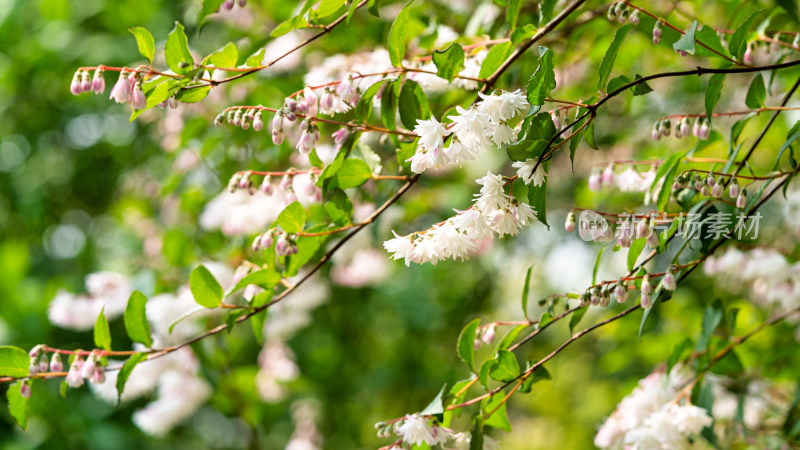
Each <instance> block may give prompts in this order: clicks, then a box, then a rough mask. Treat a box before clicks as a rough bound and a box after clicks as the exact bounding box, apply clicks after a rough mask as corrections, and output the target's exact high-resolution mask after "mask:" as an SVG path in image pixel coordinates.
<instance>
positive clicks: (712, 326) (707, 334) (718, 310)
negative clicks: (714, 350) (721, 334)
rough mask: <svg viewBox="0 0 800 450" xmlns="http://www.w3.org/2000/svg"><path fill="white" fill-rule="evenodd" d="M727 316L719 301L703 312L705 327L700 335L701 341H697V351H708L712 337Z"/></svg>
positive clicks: (715, 301)
mask: <svg viewBox="0 0 800 450" xmlns="http://www.w3.org/2000/svg"><path fill="white" fill-rule="evenodd" d="M724 316H725V310H724V309H723V307H722V302H720V301H719V299H716V300H714V301H713V302H712V303H711V304H710V305H708V306H707V307H706V310H705V311H704V312H703V327H702V331H701V333H700V339H698V340H697V344H696V345H695V346H694V348H695V350H696V351H707V350H708V344H709V342H710V340H711V335H712V334H713V333H714V330H716V329H717V327H718V326H719V324H720V323H722V318H723V317H724Z"/></svg>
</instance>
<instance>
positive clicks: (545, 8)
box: [539, 0, 558, 24]
mask: <svg viewBox="0 0 800 450" xmlns="http://www.w3.org/2000/svg"><path fill="white" fill-rule="evenodd" d="M556 3H558V0H542V2H541V3H540V4H539V9H540V10H541V20H540V21H539V22H540V23H542V24H545V23H547V22H549V21H550V19H552V18H553V12H554V11H555V8H556Z"/></svg>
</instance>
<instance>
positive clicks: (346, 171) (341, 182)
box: [278, 158, 372, 223]
mask: <svg viewBox="0 0 800 450" xmlns="http://www.w3.org/2000/svg"><path fill="white" fill-rule="evenodd" d="M371 178H372V171H370V169H369V166H368V165H367V163H365V162H364V161H362V160H360V159H355V158H350V159H346V160H344V163H342V167H341V168H340V169H339V171H338V172H336V182H337V184H338V186H339V187H340V188H341V189H349V188H354V187H358V186H361V185H362V184H364V183H366V182H367V180H369V179H371ZM278 220H279V223H280V218H278Z"/></svg>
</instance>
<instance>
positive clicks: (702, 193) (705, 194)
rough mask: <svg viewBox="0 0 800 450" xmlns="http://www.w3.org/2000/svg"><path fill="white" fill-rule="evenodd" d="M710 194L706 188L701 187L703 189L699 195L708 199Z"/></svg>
mask: <svg viewBox="0 0 800 450" xmlns="http://www.w3.org/2000/svg"><path fill="white" fill-rule="evenodd" d="M709 194H710V192H709V191H708V186H703V189H700V195H702V196H703V197H708V196H709Z"/></svg>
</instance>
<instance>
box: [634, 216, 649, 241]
mask: <svg viewBox="0 0 800 450" xmlns="http://www.w3.org/2000/svg"><path fill="white" fill-rule="evenodd" d="M647 226H648V223H647V219H646V218H645V219H642V220H640V221H638V222H636V238H637V239H641V238H643V237H645V236H647V230H648V228H647Z"/></svg>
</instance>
